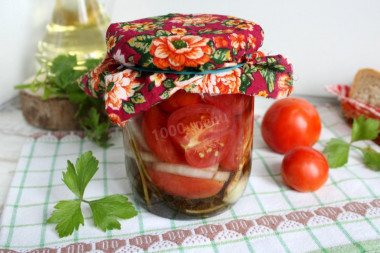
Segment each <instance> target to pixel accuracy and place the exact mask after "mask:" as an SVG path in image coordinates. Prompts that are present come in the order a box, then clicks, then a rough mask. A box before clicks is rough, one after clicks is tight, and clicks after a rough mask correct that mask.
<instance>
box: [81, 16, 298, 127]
mask: <svg viewBox="0 0 380 253" xmlns="http://www.w3.org/2000/svg"><path fill="white" fill-rule="evenodd" d="M106 40H107V56H106V58H105V59H104V60H103V62H102V63H101V64H100V65H98V66H97V67H96V68H95V69H94V70H93V71H91V72H90V73H88V74H86V75H84V76H83V77H82V78H81V80H80V86H81V87H82V88H83V89H84V90H85V91H86V93H88V94H89V95H91V96H94V97H98V96H103V97H104V99H105V104H106V111H107V113H108V115H109V117H110V119H111V120H112V121H113V122H114V123H115V124H116V125H119V126H124V125H125V124H126V122H127V120H128V119H129V118H131V117H133V116H134V115H135V114H137V113H139V112H141V111H146V110H148V109H149V108H150V107H152V106H153V105H155V104H157V103H159V102H160V101H162V100H165V99H167V98H169V97H170V96H171V95H173V94H174V93H175V92H176V91H178V90H180V89H184V90H186V91H187V92H191V93H208V94H238V93H240V94H246V95H250V96H263V97H269V98H281V97H286V96H288V95H289V94H290V93H291V92H292V90H293V86H292V84H293V82H292V81H293V78H292V66H291V64H290V63H288V61H287V59H286V58H284V57H283V56H281V55H276V56H265V55H264V54H263V53H262V52H260V51H258V49H259V47H260V46H261V45H262V42H263V31H262V29H261V27H260V26H259V25H258V24H256V23H253V22H250V21H246V20H243V19H239V18H235V17H231V16H222V15H212V14H200V15H183V14H168V15H165V16H157V17H151V18H145V19H140V20H136V21H132V22H122V23H114V24H111V25H110V27H109V28H108V31H107V38H106Z"/></svg>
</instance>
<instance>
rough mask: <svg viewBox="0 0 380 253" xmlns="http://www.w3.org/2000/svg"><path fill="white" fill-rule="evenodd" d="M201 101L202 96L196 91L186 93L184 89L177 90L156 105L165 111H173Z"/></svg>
mask: <svg viewBox="0 0 380 253" xmlns="http://www.w3.org/2000/svg"><path fill="white" fill-rule="evenodd" d="M201 101H202V97H201V96H200V95H199V94H196V93H187V92H186V91H185V90H179V91H177V92H176V93H174V94H173V95H172V96H171V97H170V98H168V99H166V100H164V101H163V102H161V103H159V104H158V106H159V107H160V108H161V109H162V110H164V111H165V112H174V111H175V110H177V109H179V108H181V107H184V106H187V105H192V104H197V103H200V102H201Z"/></svg>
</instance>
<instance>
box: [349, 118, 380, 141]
mask: <svg viewBox="0 0 380 253" xmlns="http://www.w3.org/2000/svg"><path fill="white" fill-rule="evenodd" d="M379 127H380V121H378V120H374V119H371V118H368V119H367V120H366V119H365V117H364V115H362V116H360V117H359V118H357V119H354V123H353V125H352V134H351V142H355V141H360V140H373V139H375V138H376V137H377V135H378V134H379V132H380V130H379Z"/></svg>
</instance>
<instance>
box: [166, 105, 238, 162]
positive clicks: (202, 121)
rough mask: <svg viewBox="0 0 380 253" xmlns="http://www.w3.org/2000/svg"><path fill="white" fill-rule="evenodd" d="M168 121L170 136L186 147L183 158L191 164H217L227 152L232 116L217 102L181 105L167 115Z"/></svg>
mask: <svg viewBox="0 0 380 253" xmlns="http://www.w3.org/2000/svg"><path fill="white" fill-rule="evenodd" d="M167 125H168V130H169V133H170V136H171V137H172V139H173V140H174V141H175V142H176V143H178V144H179V145H180V146H181V147H182V148H183V149H184V150H185V158H186V161H187V162H188V163H189V164H190V165H191V166H193V167H197V168H204V167H209V166H212V165H214V164H217V163H219V161H220V160H221V159H222V158H223V157H224V154H225V153H226V152H228V149H229V138H230V128H231V126H232V116H231V115H230V114H229V113H225V112H223V111H222V110H221V109H219V108H218V107H216V106H213V105H207V104H194V105H189V106H186V107H183V108H181V109H178V110H177V111H175V112H173V113H172V114H171V115H170V116H169V119H168V124H167Z"/></svg>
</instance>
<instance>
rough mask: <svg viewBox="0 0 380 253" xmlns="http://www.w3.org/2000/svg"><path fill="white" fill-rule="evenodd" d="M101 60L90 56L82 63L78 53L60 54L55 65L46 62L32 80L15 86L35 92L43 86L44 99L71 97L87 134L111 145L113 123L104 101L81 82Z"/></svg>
mask: <svg viewBox="0 0 380 253" xmlns="http://www.w3.org/2000/svg"><path fill="white" fill-rule="evenodd" d="M99 62H100V59H87V60H86V61H85V62H84V64H81V65H79V64H78V61H77V57H76V55H59V56H57V57H56V58H54V60H53V62H52V64H51V66H49V65H47V64H46V65H45V66H42V67H41V69H40V70H39V71H38V72H37V74H36V76H35V78H34V80H33V81H32V82H31V83H29V84H21V85H16V86H15V89H25V88H28V89H30V90H31V91H32V92H36V91H37V90H38V89H43V95H42V99H43V100H46V99H48V98H49V97H50V96H55V97H58V98H68V99H69V100H70V101H71V102H73V103H75V104H77V105H78V107H79V108H78V111H77V112H76V114H75V117H77V118H79V123H80V125H81V126H82V128H83V129H84V130H85V132H86V134H87V137H88V138H89V139H91V140H93V141H94V142H95V143H97V144H98V145H99V146H101V147H107V146H109V144H108V140H109V139H110V138H109V135H108V129H109V127H110V126H111V124H110V121H109V119H108V117H107V114H106V112H105V109H104V108H105V106H104V102H103V101H101V100H99V99H96V98H93V97H90V96H88V95H86V93H85V92H84V91H82V90H81V89H80V88H79V86H78V83H77V80H78V78H79V77H80V76H81V75H83V74H84V73H86V72H88V71H89V70H91V69H93V68H95V66H96V65H97V64H98V63H99ZM99 121H101V122H102V123H99ZM103 123H104V124H103Z"/></svg>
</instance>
